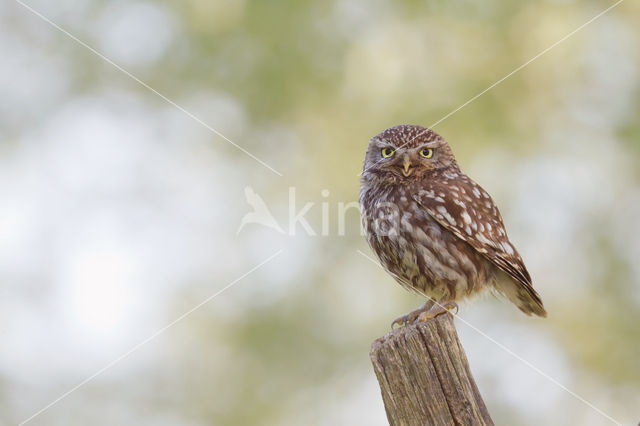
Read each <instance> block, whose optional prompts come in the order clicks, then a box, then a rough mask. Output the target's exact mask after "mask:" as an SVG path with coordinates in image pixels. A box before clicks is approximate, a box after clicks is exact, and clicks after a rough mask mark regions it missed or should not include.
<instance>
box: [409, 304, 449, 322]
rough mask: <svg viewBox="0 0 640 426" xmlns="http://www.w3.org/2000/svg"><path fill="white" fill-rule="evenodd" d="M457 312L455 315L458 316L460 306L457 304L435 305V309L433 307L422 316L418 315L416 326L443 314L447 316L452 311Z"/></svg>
mask: <svg viewBox="0 0 640 426" xmlns="http://www.w3.org/2000/svg"><path fill="white" fill-rule="evenodd" d="M454 309H455V310H456V312H455V313H454V314H453V315H457V314H458V304H457V303H456V302H446V303H442V304H440V303H438V304H435V305H434V306H433V307H431V309H429V310H428V311H424V312H422V313H421V314H420V315H418V317H417V318H416V319H415V320H414V321H413V323H414V324H418V323H421V322H427V321H429V320H431V319H433V318H435V317H437V316H439V315H442V314H446V313H448V312H451V311H452V310H454Z"/></svg>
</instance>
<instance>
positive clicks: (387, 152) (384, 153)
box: [382, 147, 396, 158]
mask: <svg viewBox="0 0 640 426" xmlns="http://www.w3.org/2000/svg"><path fill="white" fill-rule="evenodd" d="M395 153H396V152H395V151H394V150H393V148H389V147H386V148H382V156H383V157H384V158H389V157H391V156H393V154H395Z"/></svg>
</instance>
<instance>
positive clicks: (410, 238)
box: [360, 125, 547, 326]
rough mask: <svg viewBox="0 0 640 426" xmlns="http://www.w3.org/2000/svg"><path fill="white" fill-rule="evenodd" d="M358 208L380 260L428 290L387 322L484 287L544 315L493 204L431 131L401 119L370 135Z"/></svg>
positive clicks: (431, 311)
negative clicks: (418, 302)
mask: <svg viewBox="0 0 640 426" xmlns="http://www.w3.org/2000/svg"><path fill="white" fill-rule="evenodd" d="M360 208H361V212H362V223H363V227H364V230H365V235H366V238H367V240H368V242H369V245H370V246H371V248H372V249H373V251H374V252H375V253H376V255H377V256H378V258H379V259H380V262H381V264H382V266H383V267H384V268H385V269H386V270H387V272H389V273H390V274H391V275H392V276H393V277H394V278H395V279H396V280H397V281H398V282H399V283H400V284H401V285H402V286H403V287H405V288H407V289H410V290H413V291H415V292H417V293H420V294H422V295H424V296H427V297H428V298H429V300H428V301H427V303H425V304H424V305H423V306H422V307H421V308H419V309H417V310H415V311H413V312H411V313H409V314H407V315H405V316H402V317H400V318H397V319H396V320H395V321H394V322H393V323H392V326H393V325H394V324H407V323H408V322H415V321H426V320H428V319H430V318H433V317H435V316H437V315H439V314H441V313H444V312H446V311H448V310H449V309H452V308H456V309H457V304H456V301H460V300H462V299H465V298H467V297H470V296H473V295H475V294H478V293H479V292H481V291H482V290H485V289H491V290H494V291H495V292H496V293H498V294H500V295H502V296H505V297H506V298H508V299H509V300H510V301H511V302H512V303H514V304H515V305H516V306H517V307H518V308H519V309H520V310H521V311H522V312H524V313H525V314H527V315H531V314H535V315H538V316H541V317H544V316H546V315H547V312H546V311H545V310H544V307H543V306H542V300H541V299H540V296H539V295H538V293H536V291H535V290H534V289H533V287H532V285H531V277H530V276H529V272H527V268H526V267H525V266H524V262H523V261H522V258H521V257H520V255H519V254H518V251H517V250H516V249H515V247H514V246H513V244H511V242H510V241H509V238H508V237H507V232H506V231H505V228H504V224H503V223H502V217H501V216H500V212H499V211H498V208H497V207H496V205H495V204H494V202H493V200H492V199H491V197H490V196H489V194H487V192H486V191H485V190H484V189H482V188H481V187H480V185H478V184H477V183H475V182H474V181H473V180H471V179H470V178H469V177H468V176H467V175H465V174H464V173H463V172H462V171H461V170H460V168H459V167H458V163H457V162H456V159H455V157H454V156H453V153H452V152H451V148H449V145H448V144H447V142H446V141H445V140H444V139H443V138H442V137H441V136H440V135H438V134H437V133H435V132H434V131H432V130H430V129H426V128H424V127H420V126H412V125H400V126H394V127H391V128H389V129H387V130H385V131H384V132H382V133H380V134H379V135H377V136H374V137H373V138H372V139H371V141H370V142H369V146H368V147H367V153H366V155H365V158H364V169H363V172H362V188H361V191H360Z"/></svg>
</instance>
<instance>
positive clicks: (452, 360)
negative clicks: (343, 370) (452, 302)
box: [370, 314, 493, 426]
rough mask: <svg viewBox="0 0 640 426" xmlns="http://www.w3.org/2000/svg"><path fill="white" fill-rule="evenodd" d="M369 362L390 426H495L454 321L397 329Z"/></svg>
mask: <svg viewBox="0 0 640 426" xmlns="http://www.w3.org/2000/svg"><path fill="white" fill-rule="evenodd" d="M370 356H371V362H372V363H373V368H374V370H375V372H376V376H377V378H378V383H379V384H380V389H381V391H382V399H383V401H384V407H385V409H386V411H387V418H388V419H389V423H390V424H391V426H395V425H406V426H413V425H420V426H422V425H474V426H475V425H493V421H492V420H491V417H490V416H489V412H488V411H487V407H486V406H485V405H484V401H483V400H482V397H481V396H480V392H478V388H477V386H476V383H475V381H474V380H473V376H471V371H470V370H469V363H468V362H467V357H466V355H465V353H464V350H463V349H462V345H461V344H460V341H459V340H458V334H457V333H456V329H455V326H454V324H453V316H452V315H450V314H444V315H439V316H438V317H436V318H434V319H432V320H430V321H427V322H426V323H420V324H417V325H406V326H404V327H400V328H397V329H395V330H393V331H392V332H390V333H389V334H387V335H386V336H384V337H381V338H379V339H377V340H376V341H375V342H373V344H372V345H371V354H370Z"/></svg>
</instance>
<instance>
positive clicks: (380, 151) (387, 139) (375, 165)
mask: <svg viewBox="0 0 640 426" xmlns="http://www.w3.org/2000/svg"><path fill="white" fill-rule="evenodd" d="M447 168H454V169H456V170H457V169H458V164H457V163H456V159H455V157H454V156H453V153H452V152H451V148H449V144H447V142H446V141H445V140H444V138H442V136H440V135H438V134H437V133H436V132H434V131H433V130H431V129H427V128H425V127H421V126H414V125H410V124H401V125H398V126H393V127H389V128H388V129H387V130H385V131H383V132H382V133H380V134H378V135H376V136H374V137H372V138H371V140H370V141H369V146H368V147H367V153H366V155H365V158H364V168H363V172H362V178H363V180H365V181H369V180H384V181H386V182H415V181H419V180H421V179H423V178H425V177H426V176H428V175H429V174H430V173H433V172H435V171H438V170H443V169H447Z"/></svg>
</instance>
